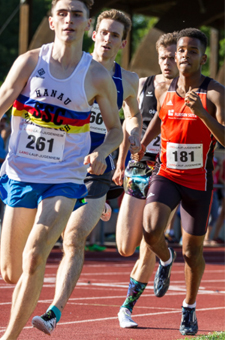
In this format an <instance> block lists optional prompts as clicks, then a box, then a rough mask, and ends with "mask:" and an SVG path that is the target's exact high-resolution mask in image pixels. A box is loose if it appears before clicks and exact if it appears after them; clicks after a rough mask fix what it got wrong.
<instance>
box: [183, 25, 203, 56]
mask: <svg viewBox="0 0 225 340" xmlns="http://www.w3.org/2000/svg"><path fill="white" fill-rule="evenodd" d="M184 37H189V38H195V39H198V40H199V41H200V43H201V45H202V47H203V53H204V52H205V50H206V47H207V45H208V39H207V36H206V35H205V34H204V33H203V32H202V31H200V30H199V29H197V28H192V27H190V28H184V29H183V30H181V31H180V32H178V35H177V41H178V40H180V39H181V38H184Z"/></svg>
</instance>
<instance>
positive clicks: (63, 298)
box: [32, 10, 141, 334]
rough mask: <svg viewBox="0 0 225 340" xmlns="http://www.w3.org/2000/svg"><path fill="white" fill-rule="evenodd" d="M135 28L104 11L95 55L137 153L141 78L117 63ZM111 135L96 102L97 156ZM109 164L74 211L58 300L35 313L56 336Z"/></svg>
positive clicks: (95, 218)
mask: <svg viewBox="0 0 225 340" xmlns="http://www.w3.org/2000/svg"><path fill="white" fill-rule="evenodd" d="M130 27H131V21H130V19H129V18H128V17H127V16H126V15H125V14H124V13H122V12H119V11H117V10H110V11H105V12H103V13H101V14H100V16H99V17H98V20H97V26H96V30H95V31H94V32H93V40H94V41H95V47H94V51H93V58H94V59H95V60H97V61H98V62H100V63H101V64H102V65H103V66H104V67H105V68H106V69H107V70H108V71H109V73H110V74H111V76H112V77H113V80H114V82H115V83H116V88H117V102H118V109H119V108H120V107H121V104H122V101H123V107H124V111H125V113H126V117H125V118H126V126H127V132H128V134H129V136H130V137H129V140H130V143H131V151H132V152H135V150H140V144H139V140H140V133H141V116H140V113H139V109H138V102H137V91H138V76H137V75H136V74H135V73H132V72H129V71H126V70H124V69H122V68H120V66H119V65H118V64H116V63H115V57H116V55H117V53H118V51H119V49H120V48H123V47H125V45H126V36H127V33H128V32H129V30H130ZM107 134H108V132H107V128H106V126H105V124H104V122H103V120H102V117H101V112H100V109H99V107H98V105H97V103H95V104H94V105H93V107H92V112H91V137H92V147H91V152H92V154H95V148H96V147H98V146H99V145H100V144H101V143H102V142H103V141H104V140H105V138H106V136H107ZM101 145H102V144H101ZM106 163H107V168H106V170H105V172H104V174H102V175H97V176H96V175H93V174H90V173H88V175H87V177H86V179H85V184H86V186H87V188H88V196H87V202H88V204H87V205H85V206H83V207H80V208H79V209H78V210H76V211H74V212H73V213H72V215H71V218H70V220H69V223H68V224H67V227H66V229H65V232H64V235H63V251H64V257H63V259H62V262H61V264H60V267H59V271H58V275H57V279H56V290H55V296H54V299H53V302H52V304H51V306H50V307H49V308H48V310H47V311H46V313H45V314H43V315H42V316H35V317H34V318H33V320H32V324H33V325H34V326H35V327H37V328H38V329H39V330H41V331H43V332H45V333H47V334H51V332H52V331H53V330H54V328H55V326H56V324H57V322H58V321H59V319H60V316H61V312H62V311H63V309H64V307H65V305H66V303H67V301H68V299H69V297H70V295H71V293H72V291H73V289H74V287H75V285H76V282H77V280H78V278H79V276H80V273H81V270H82V267H83V260H84V248H85V242H86V238H87V236H88V235H89V233H90V232H91V230H92V229H93V228H94V227H95V225H96V224H97V222H98V221H99V219H100V217H101V214H102V211H103V208H104V204H105V200H106V194H107V192H108V190H109V188H110V183H111V179H112V175H113V169H114V164H113V162H112V159H111V157H110V156H109V157H108V159H107V160H106Z"/></svg>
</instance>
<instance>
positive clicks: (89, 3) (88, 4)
mask: <svg viewBox="0 0 225 340" xmlns="http://www.w3.org/2000/svg"><path fill="white" fill-rule="evenodd" d="M58 1H59V0H52V6H51V14H52V12H53V9H54V7H55V5H56V4H57V2H58ZM78 1H80V2H83V4H84V5H85V7H86V8H87V13H88V15H89V11H90V9H91V8H92V6H93V4H94V0H78Z"/></svg>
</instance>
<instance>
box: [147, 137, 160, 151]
mask: <svg viewBox="0 0 225 340" xmlns="http://www.w3.org/2000/svg"><path fill="white" fill-rule="evenodd" d="M160 136H161V135H158V136H157V137H156V138H154V139H153V140H152V141H151V142H150V143H149V144H148V146H147V148H146V152H149V153H155V154H157V153H159V150H160V141H161V138H160Z"/></svg>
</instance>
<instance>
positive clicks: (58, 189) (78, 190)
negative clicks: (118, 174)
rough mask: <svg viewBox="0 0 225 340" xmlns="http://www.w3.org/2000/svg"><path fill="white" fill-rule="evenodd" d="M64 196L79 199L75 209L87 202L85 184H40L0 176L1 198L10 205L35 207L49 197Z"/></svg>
mask: <svg viewBox="0 0 225 340" xmlns="http://www.w3.org/2000/svg"><path fill="white" fill-rule="evenodd" d="M53 196H64V197H68V198H73V199H77V201H76V204H75V207H74V209H73V210H76V209H77V208H79V207H81V206H83V205H85V204H87V203H86V201H85V198H84V197H85V196H87V188H86V186H85V185H84V184H75V183H61V184H40V183H28V182H19V181H14V180H13V179H10V178H8V176H7V175H4V176H2V177H1V178H0V198H1V200H2V201H3V202H4V203H5V204H7V205H8V206H10V207H15V208H28V209H35V208H37V207H38V204H39V203H40V202H41V201H42V200H43V199H45V198H47V197H53Z"/></svg>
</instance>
